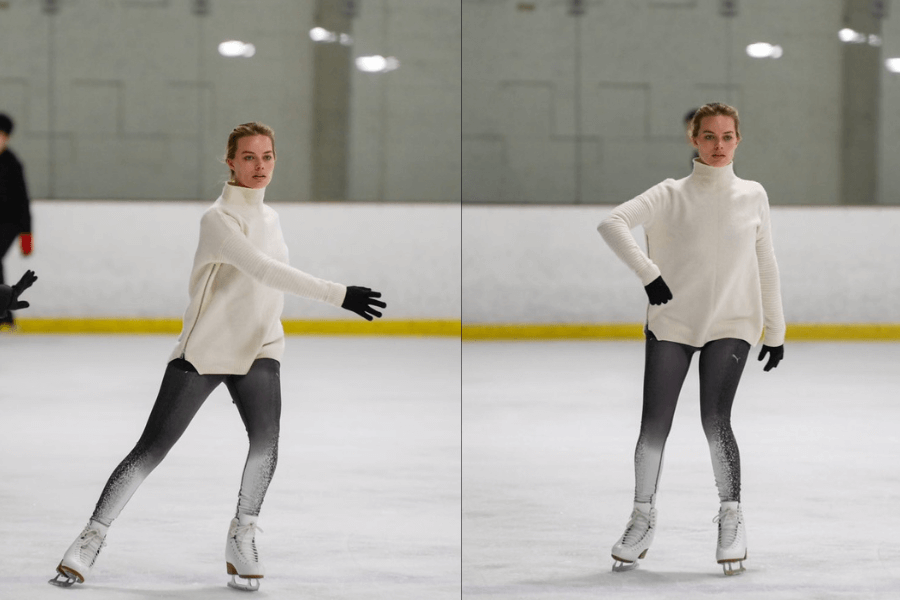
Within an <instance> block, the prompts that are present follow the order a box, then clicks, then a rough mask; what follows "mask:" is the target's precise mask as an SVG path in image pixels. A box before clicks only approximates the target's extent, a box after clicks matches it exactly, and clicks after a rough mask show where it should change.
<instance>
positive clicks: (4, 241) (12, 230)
mask: <svg viewBox="0 0 900 600" xmlns="http://www.w3.org/2000/svg"><path fill="white" fill-rule="evenodd" d="M18 236H19V229H18V228H17V227H16V226H15V225H12V224H9V223H0V283H5V284H6V285H13V284H15V283H16V281H12V282H11V283H7V281H6V279H4V273H3V259H4V258H5V257H6V253H7V252H9V249H10V248H12V245H13V242H15V241H16V238H17V237H18ZM12 322H13V314H12V311H11V310H10V311H7V312H6V314H4V315H3V316H2V318H0V323H12Z"/></svg>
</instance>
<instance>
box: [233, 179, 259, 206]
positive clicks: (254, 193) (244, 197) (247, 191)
mask: <svg viewBox="0 0 900 600" xmlns="http://www.w3.org/2000/svg"><path fill="white" fill-rule="evenodd" d="M265 196H266V188H260V189H253V188H247V187H241V186H239V185H231V184H230V183H226V184H225V189H224V190H222V198H223V199H224V200H225V202H227V203H229V204H235V205H238V206H258V205H260V204H262V203H263V198H265Z"/></svg>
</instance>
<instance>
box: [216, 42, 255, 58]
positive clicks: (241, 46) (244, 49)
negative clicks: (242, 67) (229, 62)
mask: <svg viewBox="0 0 900 600" xmlns="http://www.w3.org/2000/svg"><path fill="white" fill-rule="evenodd" d="M219 54H221V55H222V56H225V57H227V58H237V57H244V58H250V57H251V56H253V55H254V54H256V46H254V45H253V44H248V43H246V42H241V41H238V40H228V41H227V42H222V43H221V44H219Z"/></svg>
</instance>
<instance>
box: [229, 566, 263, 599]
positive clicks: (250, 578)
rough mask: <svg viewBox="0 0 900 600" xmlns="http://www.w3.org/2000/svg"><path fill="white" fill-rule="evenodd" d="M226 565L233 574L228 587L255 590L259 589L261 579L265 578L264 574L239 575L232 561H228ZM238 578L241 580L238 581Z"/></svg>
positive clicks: (245, 590)
mask: <svg viewBox="0 0 900 600" xmlns="http://www.w3.org/2000/svg"><path fill="white" fill-rule="evenodd" d="M225 566H226V568H227V570H228V574H229V575H231V581H229V582H228V587H230V588H232V589H235V590H241V591H242V592H255V591H257V590H258V589H259V580H260V579H262V578H263V576H262V575H239V574H238V572H237V569H235V568H234V565H232V564H231V563H230V562H226V563H225ZM238 578H240V581H238ZM245 582H246V583H245Z"/></svg>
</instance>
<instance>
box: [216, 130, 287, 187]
mask: <svg viewBox="0 0 900 600" xmlns="http://www.w3.org/2000/svg"><path fill="white" fill-rule="evenodd" d="M253 135H264V136H267V137H268V138H269V139H270V140H272V156H274V157H275V158H276V159H277V158H278V156H277V155H276V154H275V131H274V130H273V129H272V128H271V127H269V126H268V125H263V124H262V123H259V122H257V121H253V122H251V123H244V124H243V125H238V126H237V127H235V128H234V130H232V132H231V135H229V136H228V145H227V146H226V147H225V160H234V157H235V156H237V145H238V140H239V139H241V138H243V137H249V136H253ZM229 170H230V171H231V179H234V169H229Z"/></svg>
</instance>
